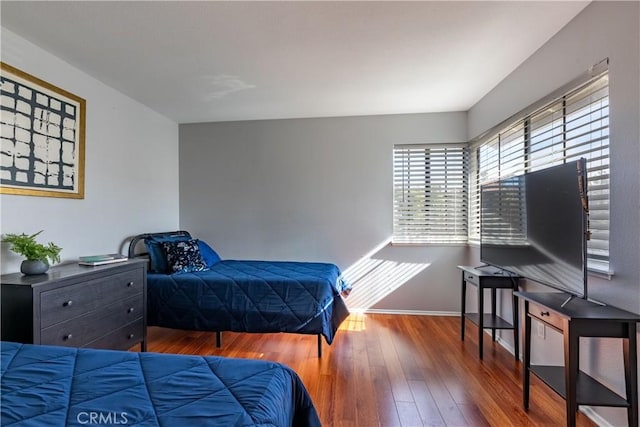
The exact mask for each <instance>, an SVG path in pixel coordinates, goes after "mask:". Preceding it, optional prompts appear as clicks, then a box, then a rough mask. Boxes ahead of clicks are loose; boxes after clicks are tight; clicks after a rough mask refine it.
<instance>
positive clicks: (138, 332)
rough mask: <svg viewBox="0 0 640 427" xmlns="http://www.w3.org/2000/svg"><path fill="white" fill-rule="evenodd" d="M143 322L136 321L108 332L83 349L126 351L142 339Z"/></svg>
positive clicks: (140, 320)
mask: <svg viewBox="0 0 640 427" xmlns="http://www.w3.org/2000/svg"><path fill="white" fill-rule="evenodd" d="M144 329H145V328H144V322H143V320H142V319H138V320H136V321H134V322H132V323H129V324H127V325H125V326H123V327H121V328H118V329H116V330H115V331H112V332H109V333H108V334H107V335H104V336H102V337H100V338H98V339H97V340H95V341H92V342H90V343H88V344H86V345H84V347H91V348H109V349H114V350H128V349H130V348H131V347H133V346H134V345H136V344H137V343H139V342H140V341H142V340H143V339H144V332H145V331H144Z"/></svg>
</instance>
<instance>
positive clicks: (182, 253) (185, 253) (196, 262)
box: [161, 240, 207, 273]
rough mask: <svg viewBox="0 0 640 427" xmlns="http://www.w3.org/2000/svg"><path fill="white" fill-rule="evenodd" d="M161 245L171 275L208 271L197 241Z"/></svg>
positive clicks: (162, 243) (163, 243)
mask: <svg viewBox="0 0 640 427" xmlns="http://www.w3.org/2000/svg"><path fill="white" fill-rule="evenodd" d="M161 245H162V249H163V250H164V253H165V255H166V256H167V265H168V266H169V272H170V273H189V272H192V271H203V270H206V269H207V264H206V263H205V262H204V259H202V254H201V253H200V247H199V246H198V241H197V240H181V241H176V242H161Z"/></svg>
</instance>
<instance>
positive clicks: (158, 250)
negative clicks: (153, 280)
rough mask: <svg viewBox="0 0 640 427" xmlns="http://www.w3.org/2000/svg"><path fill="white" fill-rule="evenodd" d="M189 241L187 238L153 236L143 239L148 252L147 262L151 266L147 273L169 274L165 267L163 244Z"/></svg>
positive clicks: (167, 268) (167, 267)
mask: <svg viewBox="0 0 640 427" xmlns="http://www.w3.org/2000/svg"><path fill="white" fill-rule="evenodd" d="M188 240H191V238H190V237H188V236H162V237H160V236H155V237H147V238H146V239H144V244H145V246H146V247H147V252H149V260H150V261H151V265H150V266H149V273H169V272H170V271H169V266H168V265H167V257H166V255H165V253H164V249H163V248H162V243H163V242H180V241H188Z"/></svg>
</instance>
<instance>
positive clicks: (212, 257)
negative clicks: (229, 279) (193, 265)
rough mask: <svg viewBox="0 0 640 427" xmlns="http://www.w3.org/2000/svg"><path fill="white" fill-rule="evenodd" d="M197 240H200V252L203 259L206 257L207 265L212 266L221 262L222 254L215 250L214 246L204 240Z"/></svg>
mask: <svg viewBox="0 0 640 427" xmlns="http://www.w3.org/2000/svg"><path fill="white" fill-rule="evenodd" d="M196 242H198V246H199V247H200V254H202V259H204V262H205V263H206V264H207V267H211V266H212V265H213V264H215V263H217V262H220V256H219V255H218V253H217V252H216V251H214V250H213V248H211V246H209V245H208V244H207V243H206V242H203V241H202V240H196Z"/></svg>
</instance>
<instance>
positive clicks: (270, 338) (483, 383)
mask: <svg viewBox="0 0 640 427" xmlns="http://www.w3.org/2000/svg"><path fill="white" fill-rule="evenodd" d="M467 327H468V328H469V330H470V331H471V330H472V328H475V326H474V325H471V324H467ZM148 335H149V336H148V338H149V340H148V350H149V351H153V352H161V353H182V354H198V355H218V356H227V357H241V358H255V359H268V360H273V361H277V362H281V363H284V364H286V365H288V366H290V367H291V368H293V369H294V370H295V371H296V372H297V373H298V375H299V376H300V378H301V379H302V381H303V382H304V384H305V385H306V387H307V390H308V391H309V393H310V395H311V398H312V399H313V402H314V404H315V406H316V409H317V410H318V413H319V415H320V419H321V420H322V422H323V425H324V426H335V427H339V426H346V427H350V426H352V427H356V426H357V427H374V426H401V427H406V426H474V427H475V426H499V427H503V426H563V425H565V423H566V421H565V405H564V400H562V399H561V398H560V397H558V396H557V395H556V394H555V393H553V392H552V391H551V390H550V389H549V388H547V387H546V386H545V385H544V384H543V383H541V382H540V381H539V380H538V379H537V378H535V377H533V376H532V381H531V398H530V399H531V400H530V409H529V412H524V410H523V409H522V388H521V363H520V362H516V361H515V360H514V357H513V355H511V354H510V353H509V352H507V351H506V350H505V349H504V348H502V347H501V346H500V345H499V344H497V343H493V342H491V338H490V336H489V335H485V340H486V341H485V342H484V345H485V348H484V360H483V361H480V360H479V359H478V347H477V338H475V336H476V334H475V333H469V334H467V336H465V341H464V342H463V341H461V340H460V320H459V318H457V317H438V316H408V315H380V314H376V315H372V314H367V315H364V314H352V315H351V316H350V317H349V318H348V319H347V320H346V321H345V322H344V323H343V324H342V326H341V328H340V331H339V332H338V334H337V337H336V339H335V341H334V343H333V344H332V345H331V346H328V345H326V343H324V342H323V355H322V358H320V359H318V357H317V354H316V337H315V336H306V335H296V334H236V333H231V332H226V333H223V335H222V348H221V349H216V347H215V334H214V333H208V332H187V331H177V330H171V329H162V328H156V327H150V328H149V331H148ZM577 425H578V426H579V427H586V426H594V425H595V424H594V423H593V422H591V421H590V420H589V419H588V418H587V417H585V416H584V415H583V414H581V413H579V414H578V420H577Z"/></svg>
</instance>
